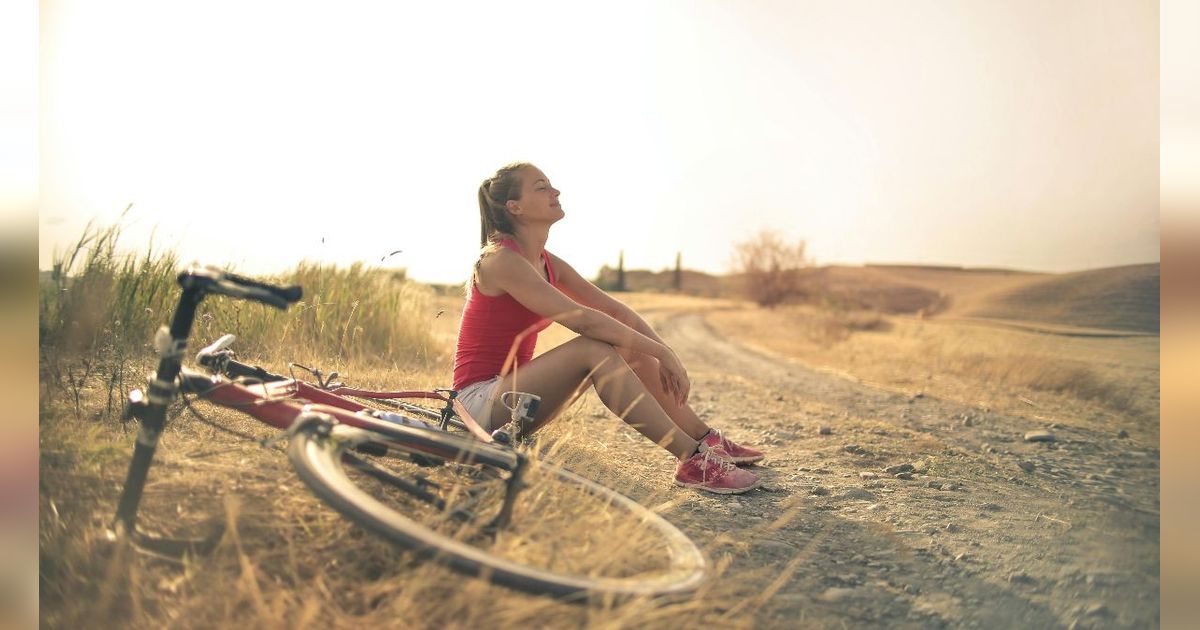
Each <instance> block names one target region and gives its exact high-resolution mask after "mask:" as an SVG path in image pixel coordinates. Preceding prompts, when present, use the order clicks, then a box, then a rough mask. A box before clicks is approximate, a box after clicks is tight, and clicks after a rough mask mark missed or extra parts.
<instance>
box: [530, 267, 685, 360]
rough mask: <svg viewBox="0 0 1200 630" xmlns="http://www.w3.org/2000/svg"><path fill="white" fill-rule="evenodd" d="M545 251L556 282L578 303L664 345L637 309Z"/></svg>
mask: <svg viewBox="0 0 1200 630" xmlns="http://www.w3.org/2000/svg"><path fill="white" fill-rule="evenodd" d="M546 253H547V254H549V255H550V264H552V265H554V272H555V274H556V275H557V279H558V284H559V286H560V287H562V290H563V292H564V293H566V294H567V295H568V296H570V297H571V298H572V299H574V300H575V301H576V302H578V303H579V304H582V305H584V306H589V307H591V308H594V309H596V310H598V311H600V312H602V313H606V314H608V315H609V316H610V317H612V318H613V319H615V320H617V321H619V322H621V323H622V324H625V325H626V326H628V327H630V328H632V329H634V330H636V331H637V332H639V333H641V334H643V335H645V336H647V337H649V338H651V339H653V340H655V341H657V342H658V343H661V344H663V345H666V343H665V342H664V341H663V340H662V338H661V337H659V336H658V333H656V332H654V329H653V328H651V327H650V324H648V323H646V320H645V319H642V316H641V315H638V314H637V311H634V310H633V309H631V308H629V307H628V306H626V305H625V304H624V303H622V302H621V301H620V300H617V299H616V298H614V297H612V296H611V295H609V294H608V293H605V292H604V291H603V290H602V289H600V287H597V286H596V285H594V284H592V283H591V281H589V280H588V279H587V278H584V277H583V276H581V275H580V274H579V272H577V271H575V269H574V268H573V267H571V265H569V264H567V262H566V261H565V260H563V259H561V258H559V257H558V256H555V255H554V254H550V253H549V252H546Z"/></svg>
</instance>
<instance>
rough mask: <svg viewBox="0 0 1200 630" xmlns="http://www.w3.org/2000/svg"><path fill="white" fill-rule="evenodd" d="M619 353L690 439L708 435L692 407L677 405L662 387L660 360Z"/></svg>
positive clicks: (637, 353)
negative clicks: (659, 371)
mask: <svg viewBox="0 0 1200 630" xmlns="http://www.w3.org/2000/svg"><path fill="white" fill-rule="evenodd" d="M617 352H618V353H619V354H620V355H621V356H622V357H624V358H625V362H626V363H628V364H629V367H631V368H633V371H634V373H635V374H637V375H638V379H639V380H641V381H642V385H644V386H645V387H646V391H648V392H650V394H651V395H653V396H654V400H656V401H658V404H659V406H660V407H662V408H663V411H665V412H667V415H668V416H671V421H672V422H674V423H675V425H676V426H678V427H679V428H680V429H682V430H683V432H684V433H687V434H688V437H690V438H692V439H693V440H699V439H700V438H702V437H704V436H705V434H707V433H708V429H709V427H708V425H707V424H705V423H704V421H703V420H701V419H700V416H697V415H696V412H695V411H693V410H692V407H691V405H689V404H687V403H684V404H683V405H682V406H681V405H677V404H675V396H674V395H672V394H671V393H670V392H668V391H667V390H665V389H663V387H662V380H661V379H660V378H659V377H658V370H659V368H658V359H655V358H654V357H652V356H650V355H648V354H642V353H640V352H633V351H632V350H626V349H623V348H619V349H618V350H617Z"/></svg>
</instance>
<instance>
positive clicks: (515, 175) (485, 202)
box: [472, 162, 533, 280]
mask: <svg viewBox="0 0 1200 630" xmlns="http://www.w3.org/2000/svg"><path fill="white" fill-rule="evenodd" d="M531 167H533V165H532V164H530V163H528V162H513V163H511V164H507V165H505V166H502V167H500V170H498V171H496V174H495V175H492V176H491V177H489V178H487V179H485V180H483V183H482V184H480V185H479V247H480V251H479V259H478V260H476V261H475V271H474V273H473V274H472V280H474V276H475V274H478V273H479V263H481V262H483V259H484V258H486V257H487V255H488V254H491V253H492V252H495V251H496V250H498V249H500V241H502V240H504V238H505V237H506V236H513V235H514V234H515V233H516V230H515V226H514V225H513V220H512V216H510V215H509V214H508V202H509V201H513V200H516V199H520V198H521V183H522V182H521V174H520V173H521V171H522V170H523V169H526V168H531Z"/></svg>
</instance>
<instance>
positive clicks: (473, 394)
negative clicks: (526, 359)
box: [458, 376, 500, 433]
mask: <svg viewBox="0 0 1200 630" xmlns="http://www.w3.org/2000/svg"><path fill="white" fill-rule="evenodd" d="M499 385H500V377H499V376H493V377H492V378H489V379H487V380H484V381H478V382H475V383H471V384H470V385H467V386H466V387H464V388H462V389H461V390H459V392H458V402H460V403H462V404H463V406H464V407H466V408H467V413H469V414H471V417H472V418H474V419H475V422H478V423H479V426H480V427H481V428H482V429H483V430H484V431H487V432H488V433H491V431H492V405H493V404H494V403H495V401H496V399H497V398H498V397H499V396H500V392H498V391H496V390H497V389H498V388H499Z"/></svg>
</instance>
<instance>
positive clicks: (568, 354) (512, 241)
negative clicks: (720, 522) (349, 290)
mask: <svg viewBox="0 0 1200 630" xmlns="http://www.w3.org/2000/svg"><path fill="white" fill-rule="evenodd" d="M558 195H559V191H558V190H555V189H554V187H553V186H551V185H550V180H549V178H547V177H546V175H545V174H544V173H542V171H541V170H539V169H538V168H536V167H534V166H533V165H532V164H526V163H515V164H510V165H508V166H505V167H504V168H502V169H500V170H499V171H497V172H496V174H495V175H494V176H492V177H490V178H488V179H487V180H485V181H484V182H483V184H482V185H480V187H479V218H480V222H481V230H480V245H481V246H482V247H483V252H482V253H481V255H480V257H479V260H478V261H477V262H476V263H475V270H474V272H473V273H472V278H471V283H470V288H469V295H468V298H467V302H466V306H465V307H464V309H463V317H462V322H461V324H460V328H459V335H458V348H457V351H456V353H455V359H454V389H456V390H458V392H459V394H458V398H459V400H460V401H462V403H463V404H464V405H465V406H466V407H467V410H468V411H469V412H470V413H471V415H472V416H473V417H474V418H475V419H476V420H478V421H479V423H480V424H481V425H482V426H483V428H484V429H485V430H488V431H490V430H492V429H493V428H495V427H498V426H501V425H503V424H504V423H505V422H507V421H508V420H509V411H508V409H506V408H505V406H504V405H498V404H494V403H495V401H496V400H497V399H498V397H499V396H500V394H501V393H502V392H506V391H522V392H529V393H532V394H536V395H538V396H540V397H541V399H542V400H541V404H540V405H539V407H538V410H537V412H536V415H535V417H534V422H533V426H532V427H531V428H530V431H532V430H536V429H537V428H538V427H540V426H542V425H544V424H545V423H546V422H548V421H550V420H551V419H553V418H554V417H555V416H557V415H558V414H559V413H560V412H561V411H562V410H563V409H564V408H566V406H567V405H569V404H570V403H571V402H572V401H573V400H574V399H575V397H576V396H577V395H578V394H579V393H582V392H583V391H586V388H587V387H595V389H596V393H597V394H598V395H599V397H600V400H601V401H603V403H604V405H605V406H606V407H608V409H609V410H610V411H612V412H613V413H616V414H617V415H618V416H621V417H622V419H624V420H625V422H627V423H628V424H629V425H630V426H632V427H633V428H635V429H636V430H637V431H638V432H640V433H641V434H642V435H644V436H646V437H647V438H649V439H650V440H651V441H653V442H654V443H656V444H658V445H660V446H662V447H664V448H666V449H667V450H668V451H670V452H671V453H672V454H673V455H675V456H676V457H677V458H679V466H678V467H677V469H676V471H675V483H677V484H679V485H681V486H686V487H690V488H699V489H702V490H708V491H710V492H717V493H721V494H734V493H741V492H746V491H747V490H750V489H752V488H755V487H757V486H758V484H759V480H758V477H757V476H755V475H754V474H753V473H751V472H749V471H746V470H742V469H740V468H738V467H736V466H735V464H749V463H753V462H756V461H759V460H761V459H762V457H763V454H762V453H760V452H758V451H756V450H753V449H749V448H746V447H743V446H739V445H737V444H734V443H733V442H731V441H730V440H729V439H728V438H725V437H724V436H722V435H721V434H720V433H719V432H717V431H715V430H713V429H710V428H709V427H708V425H706V424H705V423H704V422H703V421H701V420H700V418H699V417H697V416H696V413H695V412H694V411H693V410H692V408H691V407H690V406H688V404H687V400H688V394H689V392H690V389H691V382H690V381H689V380H688V376H687V371H686V370H684V368H683V365H682V364H681V363H680V362H679V357H677V356H675V352H674V351H672V350H671V349H670V348H669V347H667V345H666V344H665V343H664V342H663V340H662V339H660V338H659V337H658V335H656V334H655V333H654V330H653V329H651V328H650V326H649V325H648V324H647V323H646V322H645V320H643V319H642V318H641V317H639V316H638V315H637V314H636V313H634V312H633V311H632V310H630V308H629V307H627V306H625V305H624V304H621V303H620V302H618V301H617V300H615V299H613V298H612V297H610V296H609V295H608V294H606V293H604V292H603V291H601V290H600V289H598V288H597V287H596V286H595V285H593V284H592V283H591V282H588V281H587V280H586V279H585V278H583V277H582V276H580V275H579V273H577V272H576V271H575V270H574V269H572V268H571V266H570V265H568V264H567V263H565V262H563V260H562V259H560V258H559V257H558V256H555V255H554V254H551V253H550V252H548V251H546V249H545V245H546V239H547V238H548V237H549V234H550V226H551V225H553V224H554V223H555V222H557V221H558V220H559V219H562V218H563V216H565V215H564V213H563V210H562V206H561V205H559V202H558ZM552 321H553V322H558V323H560V324H562V325H563V326H565V327H567V328H569V329H571V330H573V331H574V332H576V333H579V337H578V338H576V339H573V340H572V341H569V342H567V343H565V344H563V345H561V346H559V347H557V348H554V349H553V350H550V351H549V352H546V353H544V354H542V355H541V356H539V357H538V358H536V359H532V357H533V349H534V344H535V343H536V342H537V332H538V331H540V330H542V329H544V328H546V327H547V326H549V325H550V323H551V322H552ZM514 344H515V345H516V352H515V356H513V357H510V355H511V354H512V352H511V350H512V349H513V347H514ZM513 363H515V365H511V364H513ZM510 368H511V369H510Z"/></svg>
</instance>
